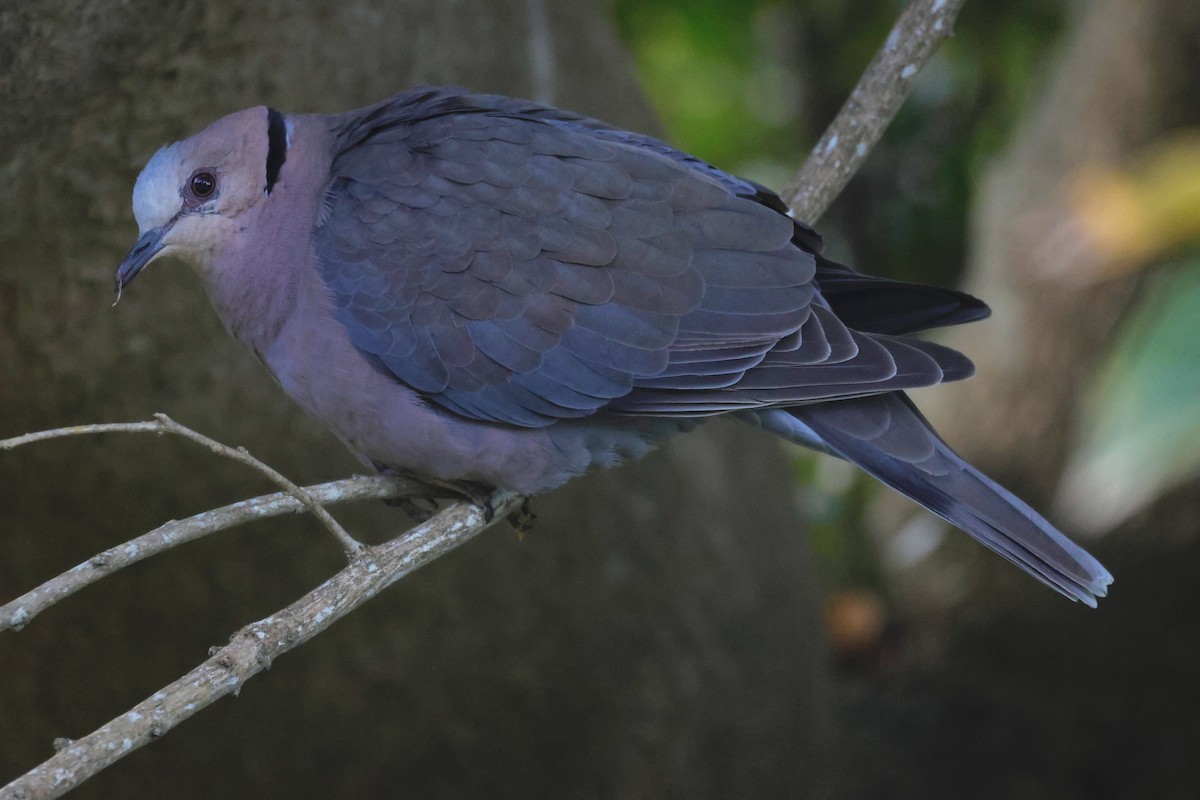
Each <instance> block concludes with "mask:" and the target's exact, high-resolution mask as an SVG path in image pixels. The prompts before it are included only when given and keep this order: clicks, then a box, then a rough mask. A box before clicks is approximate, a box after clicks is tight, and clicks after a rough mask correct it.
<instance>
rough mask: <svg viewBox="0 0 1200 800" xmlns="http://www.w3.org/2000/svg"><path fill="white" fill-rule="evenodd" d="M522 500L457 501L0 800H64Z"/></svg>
mask: <svg viewBox="0 0 1200 800" xmlns="http://www.w3.org/2000/svg"><path fill="white" fill-rule="evenodd" d="M521 501H522V498H521V497H520V496H519V495H515V494H513V493H511V492H496V493H495V494H493V495H492V497H491V506H492V508H493V509H494V510H495V516H494V517H492V518H491V519H490V520H489V519H487V518H485V512H484V511H483V509H481V508H479V507H477V506H475V505H472V504H469V503H456V504H454V505H452V506H450V507H449V508H447V509H446V510H444V511H442V512H441V513H440V514H438V515H437V516H436V517H434V518H433V519H431V520H429V521H428V522H426V523H424V524H423V525H420V526H418V527H416V528H414V529H413V530H411V531H409V532H408V533H406V534H404V535H403V536H400V537H398V538H396V539H393V540H391V541H390V542H387V543H385V544H382V545H379V546H377V547H370V548H366V549H365V550H364V552H363V553H361V554H360V555H359V556H358V557H356V558H355V559H354V560H353V561H351V562H350V564H349V565H348V566H347V567H346V568H345V569H343V570H342V571H341V572H339V573H338V574H336V575H334V576H333V577H332V578H330V579H329V580H327V581H326V582H325V583H323V584H321V585H320V586H318V587H317V588H316V589H314V590H312V591H311V592H309V593H308V594H306V595H305V596H304V597H302V598H300V599H299V600H297V601H296V602H295V603H292V604H291V605H290V606H288V607H287V608H285V609H282V610H281V611H278V612H276V613H274V614H272V615H271V616H269V617H266V618H265V619H261V620H259V621H258V622H254V623H251V624H249V625H247V626H246V627H244V628H242V629H241V630H240V631H238V632H237V633H235V634H234V635H233V638H232V639H231V640H230V642H229V644H227V645H225V646H224V647H222V648H220V649H219V650H217V651H216V652H214V653H213V654H212V655H211V656H210V657H209V658H208V659H207V660H206V661H204V663H202V664H200V665H199V666H198V667H196V668H195V669H193V670H192V671H191V672H189V673H188V674H186V675H184V676H183V677H181V678H179V679H178V680H176V681H175V682H173V683H171V684H169V685H167V686H164V687H163V688H162V689H161V690H160V691H158V692H155V693H154V694H153V695H151V696H150V697H148V698H146V699H145V700H143V701H142V702H140V703H138V704H137V705H136V706H134V707H133V708H131V709H130V710H129V711H126V712H125V713H123V714H121V715H120V716H118V717H116V718H115V719H113V720H111V721H109V722H108V723H106V724H105V725H102V726H101V727H99V728H97V729H96V730H95V731H93V732H92V733H90V734H88V735H87V736H84V737H83V738H81V739H78V740H75V741H72V742H63V743H61V745H60V746H59V748H58V752H57V753H55V754H54V755H53V756H52V757H51V758H49V759H48V760H46V761H45V762H43V763H42V764H41V765H40V766H38V767H36V768H34V769H32V770H30V771H29V772H27V773H25V774H24V775H22V776H21V777H20V778H18V779H17V780H15V781H13V782H12V783H10V784H8V785H7V786H5V787H4V788H3V789H0V800H32V798H51V797H59V796H61V795H63V794H65V793H66V792H68V791H70V790H71V789H73V788H74V787H76V786H78V785H79V784H80V783H82V782H83V781H85V780H87V779H88V778H90V777H91V776H93V775H95V774H96V773H98V772H100V770H102V769H104V768H105V767H108V766H110V765H112V764H114V763H116V762H117V761H118V760H120V759H121V758H123V757H124V756H126V755H128V754H129V753H131V752H133V751H134V750H136V749H138V748H139V747H141V746H143V745H145V744H147V743H149V742H151V741H153V740H154V739H156V738H158V737H159V736H162V735H163V734H165V733H166V732H167V731H169V730H170V729H171V728H173V727H175V726H176V725H178V724H179V723H180V722H183V721H184V720H185V719H187V718H188V717H190V716H192V714H195V713H196V712H197V711H199V710H200V709H202V708H204V707H205V706H208V705H211V704H212V703H213V702H215V701H216V700H218V699H220V698H222V697H224V696H225V695H228V694H235V693H237V692H238V691H239V690H240V689H241V687H242V684H243V683H245V682H246V681H247V680H248V679H250V678H251V677H253V676H254V675H257V674H258V673H259V672H262V671H263V670H265V669H267V668H269V667H270V666H271V662H272V661H273V660H274V659H275V658H277V657H279V656H281V655H283V654H284V653H286V652H288V651H289V650H291V649H292V648H294V647H296V646H298V645H301V644H303V643H304V642H306V641H308V640H309V639H311V638H312V637H313V636H316V635H317V634H318V633H320V632H321V631H323V630H325V629H326V628H328V627H329V626H330V625H332V624H333V623H334V622H337V621H338V620H339V619H341V618H342V617H344V616H346V615H347V614H348V613H350V612H351V611H353V610H354V609H356V608H358V607H359V606H361V605H362V604H363V603H365V602H367V601H368V600H370V599H371V598H372V597H374V596H375V595H377V594H379V593H380V592H381V591H383V590H384V589H386V588H387V587H388V586H390V585H391V584H393V583H395V582H396V581H398V580H400V579H401V578H403V577H404V576H405V575H408V574H409V573H410V572H412V571H414V570H416V569H418V568H419V567H421V566H424V565H425V564H427V563H429V562H430V561H433V560H434V559H436V558H438V557H439V556H441V555H443V554H445V553H447V552H449V551H450V550H452V549H454V548H455V547H458V546H459V545H460V544H462V543H463V542H465V541H467V540H468V539H470V538H472V537H474V536H475V535H477V534H479V533H480V532H482V531H483V530H485V529H486V528H487V527H488V526H489V525H490V524H491V522H493V521H495V520H498V519H503V518H504V517H505V515H507V514H508V513H509V512H511V511H514V510H516V508H517V507H518V506H519V505H520V503H521Z"/></svg>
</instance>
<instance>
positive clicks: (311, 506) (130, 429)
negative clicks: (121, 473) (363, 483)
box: [0, 414, 365, 558]
mask: <svg viewBox="0 0 1200 800" xmlns="http://www.w3.org/2000/svg"><path fill="white" fill-rule="evenodd" d="M154 420H155V421H154V422H113V423H105V424H101V425H73V426H71V427H68V428H55V429H53V430H48V431H38V432H37V433H27V434H25V435H24V436H16V437H13V438H11V439H0V450H12V449H13V448H14V447H20V446H21V445H24V444H32V443H33V442H44V441H46V440H47V439H58V438H61V437H64V436H84V435H88V434H93V433H114V432H115V433H158V434H163V433H172V434H175V435H176V436H182V437H183V438H184V439H188V440H190V441H193V442H195V443H196V444H199V445H201V446H203V447H207V448H208V449H209V450H211V451H212V452H214V453H216V454H217V455H219V456H224V457H225V458H229V459H232V460H234V461H236V462H238V463H239V464H245V465H246V466H248V467H250V468H251V469H254V470H257V471H258V472H260V473H262V474H263V475H265V476H266V478H267V479H268V480H269V481H271V482H272V483H274V484H275V485H276V486H278V487H279V488H281V489H283V490H284V491H285V492H287V493H288V494H290V495H291V496H292V497H294V498H296V499H297V500H299V501H300V502H301V503H302V504H303V505H304V507H305V508H307V509H308V510H309V511H311V512H312V514H313V516H315V517H316V518H317V519H319V520H320V521H321V524H322V525H324V526H325V527H326V528H328V529H329V532H330V533H332V534H333V535H334V538H336V539H337V540H338V542H339V543H340V544H341V545H342V549H343V550H344V551H345V552H346V557H347V558H354V557H355V556H356V555H358V554H359V553H361V552H362V551H363V549H364V547H365V546H364V545H363V543H362V542H360V541H358V540H357V539H355V538H354V537H353V536H351V535H350V534H349V533H347V532H346V529H345V528H343V527H342V526H341V525H340V524H339V523H338V521H337V520H335V519H334V518H333V516H332V515H331V514H330V513H329V512H328V511H326V510H325V509H324V508H323V507H322V506H321V504H320V503H318V502H316V501H315V500H313V498H312V497H310V496H309V495H308V493H307V492H305V491H304V490H303V489H301V488H300V487H299V486H297V485H296V484H294V483H292V482H291V481H290V480H288V479H287V478H286V477H284V476H283V475H282V474H281V473H279V472H278V471H277V470H275V469H274V468H272V467H270V466H268V465H267V464H264V463H263V462H261V461H259V460H258V459H257V458H255V457H254V456H252V455H250V452H249V451H248V450H246V448H244V447H237V448H234V447H230V446H229V445H225V444H221V443H220V442H218V441H216V440H215V439H210V438H208V437H207V436H205V435H204V434H202V433H199V432H197V431H194V430H192V429H191V428H189V427H187V426H186V425H181V424H179V423H178V422H176V421H175V420H173V419H171V418H170V417H168V416H167V415H166V414H155V415H154Z"/></svg>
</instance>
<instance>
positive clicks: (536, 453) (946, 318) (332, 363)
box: [116, 87, 1112, 607]
mask: <svg viewBox="0 0 1200 800" xmlns="http://www.w3.org/2000/svg"><path fill="white" fill-rule="evenodd" d="M133 211H134V216H135V217H136V219H137V224H138V231H139V236H138V239H137V242H136V244H135V245H134V247H133V249H132V250H131V251H130V253H129V254H128V256H127V257H126V258H125V260H124V261H123V262H122V263H121V265H120V267H119V268H118V270H117V274H116V288H117V294H118V298H119V297H120V293H121V291H122V290H123V289H125V288H126V287H127V286H128V285H129V283H130V282H131V281H133V280H134V278H135V277H136V276H137V275H138V274H139V273H140V272H141V271H142V270H143V269H145V267H146V266H147V265H148V264H150V263H151V262H153V261H156V260H158V259H160V258H163V257H167V256H172V257H174V258H176V259H178V260H180V261H183V262H185V263H188V264H190V265H191V266H192V267H193V268H194V269H195V271H196V272H197V273H198V274H199V275H200V277H201V278H202V281H203V284H204V286H205V289H206V291H207V294H208V297H209V300H210V301H211V303H212V306H213V308H214V309H215V310H216V312H217V314H218V316H219V317H220V318H221V320H222V322H223V323H224V325H225V327H226V329H227V330H228V331H229V333H230V334H232V335H233V336H234V337H235V338H237V339H238V340H239V341H240V342H242V344H244V345H245V346H246V347H248V348H249V349H250V350H251V351H253V352H254V353H255V355H256V356H257V357H258V358H259V359H260V360H261V361H262V362H263V364H265V365H266V367H267V368H268V369H269V370H270V372H271V373H272V374H273V376H274V377H275V379H276V380H277V381H278V383H279V385H280V386H281V387H282V389H283V391H284V392H286V393H287V394H288V395H289V396H290V397H291V398H292V399H293V400H294V401H295V402H296V403H298V404H299V406H300V407H301V408H302V409H303V410H304V411H306V412H307V413H308V414H310V415H312V416H313V417H315V418H316V419H317V420H319V421H320V422H322V423H323V424H324V425H325V426H327V427H328V428H329V429H330V430H331V431H332V432H333V433H334V434H335V435H336V436H337V437H338V438H339V439H340V440H341V441H342V442H343V443H344V444H345V446H346V447H347V448H349V449H350V451H352V452H353V453H354V454H355V456H357V457H358V458H359V459H360V460H361V461H362V462H363V463H364V464H366V465H368V466H370V467H371V468H373V469H375V470H378V471H379V472H381V473H383V474H403V475H414V476H418V477H420V478H421V479H423V480H426V481H427V482H430V483H431V484H434V485H439V486H453V487H458V488H459V489H460V490H461V491H462V492H463V493H464V494H466V495H467V496H469V497H478V496H481V495H480V491H481V490H482V491H488V490H490V489H493V488H503V489H507V490H511V491H514V492H518V493H520V494H522V495H526V496H531V495H536V494H539V493H542V492H546V491H549V490H551V489H554V488H555V487H558V486H560V485H562V484H563V483H565V482H566V481H568V480H570V479H571V478H573V477H576V476H579V475H582V474H584V473H586V472H588V471H590V470H593V469H600V468H607V467H612V466H615V465H617V464H619V463H621V462H623V461H628V460H631V459H637V458H640V457H641V456H643V455H645V454H646V453H647V452H648V451H650V450H651V449H652V448H654V447H655V446H656V445H657V444H659V443H661V442H662V441H663V440H665V439H667V438H668V437H671V436H673V435H676V434H679V433H683V432H685V431H688V430H691V429H693V428H695V427H697V426H698V425H700V424H702V423H703V422H704V421H705V420H707V419H709V418H711V417H714V416H728V417H730V418H733V419H736V420H740V421H742V422H745V423H747V424H751V425H755V426H758V427H761V428H763V429H765V430H767V431H770V432H772V433H774V434H777V435H779V436H781V437H783V438H784V439H786V440H788V441H791V442H795V443H798V444H801V445H804V446H807V447H810V448H814V449H816V450H819V451H823V452H825V453H829V454H832V455H834V456H837V457H839V458H842V459H845V460H847V461H850V462H852V463H854V464H856V465H857V466H858V467H860V468H862V469H863V470H865V471H866V472H867V473H869V474H870V475H872V476H873V477H875V478H877V479H878V480H880V481H882V482H883V483H884V484H886V485H888V486H890V487H892V488H893V489H895V490H897V491H899V492H901V493H903V494H904V495H907V496H908V497H909V498H911V499H913V500H914V501H916V502H917V503H919V504H920V505H922V506H924V507H925V508H927V509H928V510H930V511H931V512H933V513H934V514H936V515H938V516H940V517H942V518H943V519H945V520H947V521H949V522H950V523H952V524H954V525H956V526H958V527H959V528H961V529H963V530H965V531H966V532H967V533H969V534H970V535H971V536H973V537H975V538H976V539H977V540H979V541H980V542H982V543H983V544H984V545H985V546H987V547H988V548H990V549H991V550H993V551H995V552H996V553H998V554H1000V555H1001V556H1003V557H1004V558H1006V559H1008V560H1009V561H1011V562H1013V563H1014V564H1016V565H1017V566H1019V567H1020V568H1022V569H1024V570H1025V571H1026V572H1028V573H1029V574H1031V575H1032V576H1033V577H1035V578H1037V579H1038V580H1040V581H1041V582H1042V583H1044V584H1046V585H1047V586H1050V587H1051V588H1053V589H1055V590H1057V591H1058V592H1060V593H1062V594H1063V595H1065V596H1066V597H1068V598H1071V599H1073V600H1078V601H1082V602H1083V603H1086V604H1088V605H1090V606H1093V607H1094V606H1095V605H1096V598H1097V597H1101V596H1104V595H1105V594H1106V592H1107V587H1108V585H1109V584H1110V583H1111V582H1112V576H1111V575H1110V574H1109V572H1108V571H1107V570H1106V569H1105V568H1104V567H1103V566H1102V565H1101V564H1100V563H1099V562H1098V561H1097V560H1096V559H1095V558H1093V557H1092V556H1091V555H1090V554H1088V553H1087V552H1086V551H1085V550H1084V549H1082V548H1081V547H1079V546H1078V545H1076V544H1075V543H1074V542H1072V541H1071V540H1070V539H1068V538H1067V537H1066V536H1064V535H1063V534H1062V533H1060V532H1059V531H1058V530H1056V529H1055V528H1054V527H1053V526H1052V525H1051V524H1050V523H1049V522H1047V521H1046V520H1045V519H1044V518H1042V517H1041V516H1040V515H1039V514H1037V513H1036V512H1035V511H1033V510H1032V509H1031V508H1030V507H1029V506H1027V505H1026V504H1025V503H1023V502H1022V501H1021V500H1019V499H1018V498H1017V497H1015V496H1014V495H1013V494H1011V493H1010V492H1008V491H1007V490H1005V489H1004V488H1002V487H1001V486H1000V485H999V484H997V483H995V482H994V481H992V480H991V479H990V478H988V477H986V476H985V475H983V474H982V473H980V472H979V471H978V470H976V469H975V468H974V467H972V466H970V465H969V464H967V463H966V462H965V461H964V460H963V459H962V458H960V457H959V456H958V455H957V454H956V453H955V452H954V451H953V450H951V449H950V447H949V446H948V445H947V444H946V443H945V442H944V441H942V439H941V438H939V436H938V435H937V434H936V433H935V432H934V430H933V429H932V428H931V427H930V425H929V423H928V422H927V421H926V420H925V419H924V417H922V415H921V414H920V412H919V411H918V410H917V408H916V406H915V405H914V404H913V403H912V401H911V400H910V399H909V398H908V397H907V395H906V394H905V393H904V390H906V389H913V388H916V387H925V386H933V385H936V384H939V383H942V382H944V381H954V380H959V379H963V378H967V377H969V376H970V375H971V374H972V373H973V371H974V367H973V365H972V363H971V362H970V361H969V360H968V359H967V358H966V357H965V356H964V355H962V354H960V353H958V352H957V351H955V350H952V349H949V348H947V347H944V346H940V345H937V344H934V343H931V342H928V341H924V340H922V339H919V338H916V337H915V336H914V335H913V334H914V333H917V332H919V331H923V330H926V329H929V328H935V327H939V326H946V325H956V324H959V323H965V322H971V321H974V320H978V319H981V318H982V317H985V316H987V314H988V313H989V311H988V308H987V306H986V305H984V304H983V303H982V302H981V301H979V300H977V299H976V298H974V297H971V296H970V295H967V294H964V293H961V292H958V291H955V290H950V289H943V288H937V287H931V286H922V285H916V284H908V283H901V282H898V281H894V280H889V279H885V278H880V277H873V276H870V275H867V274H864V273H860V272H857V271H855V270H852V269H850V268H848V267H845V266H842V265H840V264H837V263H835V262H833V261H830V260H829V259H827V258H825V257H824V256H822V255H821V250H822V247H821V238H820V236H819V235H818V234H817V233H816V232H815V231H814V230H813V229H812V228H811V227H810V226H808V225H807V224H805V223H804V222H801V221H799V220H797V219H794V218H793V217H792V216H791V215H790V214H789V212H788V208H787V206H786V205H785V204H784V203H783V201H782V200H781V199H780V198H779V196H778V195H777V194H775V193H774V192H772V191H771V190H769V189H767V188H765V187H763V186H761V185H759V184H757V183H754V182H752V181H748V180H743V179H741V178H738V177H736V176H734V175H731V174H729V173H726V172H724V171H723V170H721V169H718V168H717V167H715V166H712V165H710V164H708V163H706V162H705V161H703V160H701V159H699V158H696V157H694V156H691V155H689V154H687V153H684V152H682V151H680V150H677V149H675V148H673V147H671V146H670V145H668V144H666V143H664V142H662V141H660V140H658V139H654V138H651V137H649V136H645V135H641V134H638V133H633V132H629V131H625V130H621V129H619V128H616V127H614V126H611V125H608V124H605V123H604V122H601V121H599V120H596V119H592V118H589V117H586V116H583V115H580V114H575V113H571V112H567V111H563V110H559V109H556V108H552V107H549V106H546V105H542V104H538V103H534V102H530V101H526V100H518V99H513V98H508V97H503V96H498V95H489V94H472V93H470V92H469V91H467V90H464V89H458V88H437V87H419V88H416V89H412V90H410V91H406V92H402V93H400V94H397V95H396V96H394V97H391V98H389V99H387V100H384V101H382V102H380V103H377V104H375V105H372V106H369V107H366V108H362V109H359V110H356V111H350V112H348V113H345V114H335V115H322V114H284V113H281V112H280V111H277V110H275V109H273V108H268V107H265V106H260V107H256V108H251V109H247V110H244V111H239V112H237V113H234V114H231V115H229V116H226V117H224V118H222V119H219V120H217V121H216V122H214V123H212V124H211V125H209V126H208V127H207V128H205V129H204V130H203V131H201V132H200V133H198V134H196V135H194V136H192V137H191V138H189V139H185V140H183V141H180V142H177V143H175V144H171V145H168V146H166V147H163V148H162V149H160V150H159V151H158V152H157V153H155V154H154V156H153V157H152V158H151V159H150V160H149V162H148V163H147V164H146V166H145V168H144V169H143V170H142V172H141V174H140V175H139V176H138V178H137V181H136V183H135V185H134V190H133Z"/></svg>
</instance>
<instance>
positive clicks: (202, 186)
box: [116, 106, 288, 298]
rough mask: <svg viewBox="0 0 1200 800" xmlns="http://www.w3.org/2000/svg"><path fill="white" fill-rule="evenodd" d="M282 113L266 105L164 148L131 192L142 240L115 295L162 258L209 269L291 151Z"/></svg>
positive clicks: (122, 269)
mask: <svg viewBox="0 0 1200 800" xmlns="http://www.w3.org/2000/svg"><path fill="white" fill-rule="evenodd" d="M287 138H288V134H287V128H286V123H285V122H284V120H283V117H282V115H280V114H279V112H278V111H274V110H272V109H268V108H266V107H263V106H259V107H257V108H250V109H247V110H245V111H239V112H237V113H236V114H230V115H229V116H227V117H224V118H222V119H219V120H217V121H216V122H214V123H213V124H212V125H210V126H208V127H207V128H205V129H204V130H203V131H201V132H200V133H198V134H196V135H195V136H192V137H191V138H189V139H184V140H183V141H181V142H176V143H175V144H171V145H167V146H166V147H163V148H162V149H160V150H159V151H158V152H157V153H155V154H154V156H153V157H152V158H151V159H150V161H149V162H148V163H147V164H146V166H145V168H144V169H143V170H142V172H141V174H140V175H138V179H137V183H136V184H135V185H134V187H133V214H134V216H135V217H136V218H137V223H138V240H137V243H136V244H135V245H134V247H133V249H132V250H131V251H130V252H129V255H127V256H126V257H125V260H124V261H123V262H121V266H120V267H119V268H118V269H117V276H116V286H117V296H118V298H119V297H120V292H121V289H123V288H124V287H125V286H127V285H128V284H129V283H130V281H132V280H133V279H134V278H135V277H136V276H137V274H138V273H139V272H141V271H142V270H143V269H144V268H145V267H146V266H147V265H148V264H149V263H150V262H151V261H154V260H155V259H157V258H158V257H159V256H164V255H172V256H176V257H178V258H181V259H183V260H185V261H188V262H190V263H192V264H193V265H195V266H198V267H201V268H205V267H207V266H209V264H210V263H211V254H212V252H213V251H214V249H216V248H217V247H219V246H220V244H221V243H222V242H224V241H227V240H229V239H230V237H232V236H233V234H234V233H235V232H236V231H237V230H238V229H239V228H240V227H243V226H244V223H243V222H241V221H240V220H239V217H241V216H242V215H243V214H245V213H246V212H247V211H248V210H249V209H251V208H253V207H254V206H255V204H257V203H259V202H260V201H261V200H262V199H263V198H264V197H265V196H267V194H268V193H269V192H270V189H271V187H272V185H273V184H274V181H275V179H276V178H277V177H278V172H279V166H280V165H281V164H282V150H286V147H287Z"/></svg>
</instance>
